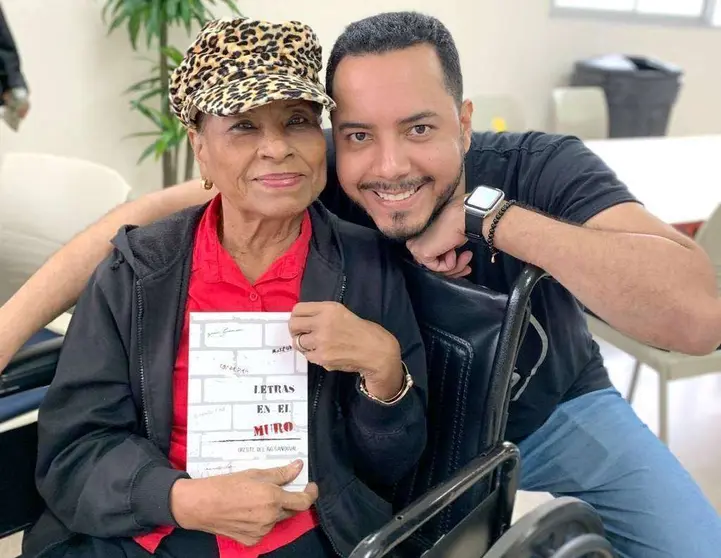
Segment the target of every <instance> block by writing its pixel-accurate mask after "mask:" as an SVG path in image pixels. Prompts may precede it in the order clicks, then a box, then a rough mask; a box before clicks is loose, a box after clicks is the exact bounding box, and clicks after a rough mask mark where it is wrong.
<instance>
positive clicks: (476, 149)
mask: <svg viewBox="0 0 721 558" xmlns="http://www.w3.org/2000/svg"><path fill="white" fill-rule="evenodd" d="M584 149H586V148H585V146H584V144H583V142H582V141H581V140H579V139H578V138H576V137H574V136H566V135H559V134H550V133H545V132H522V133H521V132H500V133H499V132H474V133H473V137H472V140H471V147H470V149H469V150H468V153H467V154H466V171H467V173H468V177H469V180H467V186H468V188H473V187H474V186H476V185H478V184H481V183H486V184H489V185H494V186H496V187H498V188H501V187H509V186H512V185H513V184H514V183H517V182H518V181H525V182H529V181H530V182H533V181H535V179H537V177H538V176H539V175H540V173H541V172H542V171H543V170H544V168H545V167H546V165H547V163H548V162H549V161H550V160H552V159H553V160H556V161H558V160H561V159H562V160H566V159H568V160H571V159H572V158H574V157H575V156H576V155H578V154H579V152H580V151H581V150H584Z"/></svg>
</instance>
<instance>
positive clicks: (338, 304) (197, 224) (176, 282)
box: [24, 19, 426, 558]
mask: <svg viewBox="0 0 721 558" xmlns="http://www.w3.org/2000/svg"><path fill="white" fill-rule="evenodd" d="M320 66H321V49H320V46H319V44H318V41H317V38H316V36H315V35H314V33H313V32H312V30H311V29H309V28H308V27H306V26H305V25H302V24H300V23H295V22H291V23H282V24H273V23H267V22H259V21H249V20H241V19H236V20H228V21H225V20H224V21H215V22H211V23H210V24H208V25H206V26H205V27H204V28H203V30H202V31H201V32H200V34H199V36H198V37H197V39H196V40H195V42H194V43H193V45H192V46H191V47H190V49H189V50H188V52H187V54H186V57H185V60H184V61H183V63H182V64H181V65H180V67H179V68H178V69H177V70H176V72H175V74H174V75H173V79H172V84H171V88H170V92H171V93H170V97H171V105H172V107H173V110H174V111H175V113H176V114H177V115H178V117H179V118H180V120H181V121H182V122H183V123H184V124H185V125H186V127H187V128H188V133H189V137H190V140H191V142H192V145H193V149H194V151H195V155H196V158H197V160H198V162H199V165H200V169H201V172H202V176H203V177H204V179H203V182H202V184H203V187H205V188H208V189H210V188H213V187H216V188H217V190H218V192H219V194H218V195H217V196H216V197H215V198H214V199H213V201H212V202H211V203H210V204H208V205H207V206H205V207H200V208H194V209H191V210H187V211H184V212H182V213H179V214H176V215H175V216H173V217H171V218H170V219H167V220H164V221H161V222H157V223H155V224H152V225H150V226H148V227H145V228H135V227H126V228H124V229H123V230H121V231H120V232H119V234H118V235H117V237H116V239H115V241H114V246H115V249H114V254H113V255H112V257H111V258H109V259H108V260H107V261H106V262H104V263H103V264H102V265H101V266H99V268H98V269H97V270H96V272H95V274H94V275H93V277H92V279H91V281H90V283H89V284H88V286H87V288H86V290H85V292H84V294H83V296H82V297H81V299H80V301H79V303H78V305H77V308H76V312H75V315H74V318H73V321H72V324H71V326H70V329H69V331H68V335H67V338H66V341H65V346H64V349H63V353H62V355H61V359H60V362H59V365H58V370H57V375H56V377H55V380H54V381H53V383H52V385H51V387H50V389H49V392H48V394H47V397H46V399H45V401H44V403H43V405H42V408H41V410H40V418H39V436H40V446H39V455H38V468H37V482H38V487H39V490H40V493H41V495H42V496H43V498H44V500H45V501H46V503H47V510H46V512H45V513H44V514H43V516H42V517H41V519H40V520H39V522H38V523H37V524H36V525H35V526H34V528H33V529H32V531H31V532H30V533H29V535H27V536H26V539H25V541H24V551H25V555H26V556H70V557H75V556H99V557H100V556H102V557H109V558H112V557H115V556H118V557H120V556H132V557H135V556H150V555H156V556H168V557H170V556H172V557H182V556H188V557H196V556H203V557H207V556H220V557H223V558H226V557H256V556H269V557H273V558H282V557H286V556H301V555H302V556H305V557H310V556H313V557H316V556H338V555H340V556H347V555H348V554H349V553H350V552H351V550H352V549H353V547H354V546H355V545H356V544H357V543H358V542H359V541H360V540H361V539H362V538H363V537H365V536H366V535H368V534H369V533H371V532H372V531H374V530H375V529H377V528H379V527H381V526H382V525H383V524H384V523H385V522H386V521H387V520H388V519H389V518H390V516H391V515H390V514H391V508H390V505H389V504H388V503H387V502H386V501H385V500H384V499H383V498H381V497H380V496H379V495H378V494H377V492H378V491H381V492H382V491H383V489H384V487H387V486H389V485H392V484H393V483H394V482H395V481H396V480H398V479H399V478H400V477H402V476H403V475H404V474H406V473H407V472H408V471H409V470H410V469H411V468H412V467H413V466H414V464H415V463H416V461H417V460H418V459H419V457H420V455H421V453H422V451H423V448H424V445H425V438H426V430H425V392H424V386H425V383H426V379H425V357H424V351H423V346H422V342H421V338H420V334H419V330H418V327H417V324H416V322H415V319H414V316H413V312H412V309H411V305H410V302H409V299H408V297H407V295H406V291H405V288H404V284H403V279H402V276H401V274H400V273H399V270H398V269H397V268H396V267H395V266H394V264H393V263H392V260H391V259H390V258H389V254H387V253H386V249H385V248H384V246H383V244H382V242H381V241H380V240H379V238H378V237H377V236H375V234H374V233H371V232H370V231H366V230H362V229H359V228H356V227H355V226H353V225H350V224H347V223H344V222H340V221H339V220H338V219H336V218H335V217H334V216H333V215H330V214H329V213H328V212H327V211H326V210H325V209H324V208H323V207H322V206H321V205H320V204H319V203H318V202H316V201H315V200H316V198H317V196H318V194H319V193H320V191H321V190H322V189H323V187H324V185H325V181H326V161H325V152H326V147H325V143H324V137H323V133H322V131H321V128H320V118H319V117H320V112H321V110H322V107H326V108H329V109H332V108H333V107H334V104H333V101H332V100H331V99H330V98H329V97H327V96H326V95H325V93H324V92H323V89H322V86H321V85H320V84H319V81H318V73H319V70H320ZM199 187H200V186H199ZM191 312H291V319H290V323H289V329H290V335H292V336H293V339H294V340H295V341H294V342H295V345H296V348H297V349H298V350H300V351H302V352H303V353H304V354H305V356H306V358H307V360H308V362H309V370H308V374H309V377H308V385H309V393H308V400H309V401H310V405H311V408H310V409H309V411H308V412H309V417H310V418H309V420H310V424H309V462H310V467H309V472H310V480H311V481H312V482H311V483H310V484H308V485H307V487H306V488H305V490H304V491H291V490H288V489H286V488H284V485H286V484H288V483H290V482H292V481H293V479H295V478H296V477H297V476H298V474H299V473H300V471H301V468H300V466H299V465H298V464H297V463H291V464H288V465H287V466H285V467H281V468H276V469H270V470H245V471H236V472H233V473H230V474H223V475H217V476H210V477H204V478H192V479H191V478H190V477H189V475H188V474H187V473H186V472H185V470H186V467H187V449H188V444H187V425H188V412H187V409H188V362H189V343H190V341H189V335H190V313H191Z"/></svg>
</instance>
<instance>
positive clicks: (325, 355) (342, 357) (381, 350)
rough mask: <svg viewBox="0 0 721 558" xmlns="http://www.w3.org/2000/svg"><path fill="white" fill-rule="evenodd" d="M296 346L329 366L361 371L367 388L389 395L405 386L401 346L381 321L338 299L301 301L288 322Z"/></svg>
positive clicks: (320, 364)
mask: <svg viewBox="0 0 721 558" xmlns="http://www.w3.org/2000/svg"><path fill="white" fill-rule="evenodd" d="M288 326H289V329H290V334H291V335H292V336H293V338H294V342H295V345H296V348H297V349H298V350H299V351H301V352H302V353H303V354H304V355H305V357H306V358H307V359H308V361H310V362H312V363H314V364H317V365H319V366H322V367H323V368H325V369H326V370H336V371H339V372H351V373H359V374H362V375H363V377H364V378H365V382H366V389H368V391H369V392H370V393H371V394H372V395H374V396H375V397H378V398H379V399H390V398H392V397H393V396H394V395H396V394H397V393H398V392H399V391H400V390H401V387H402V386H403V376H404V374H403V365H402V363H401V349H400V345H399V344H398V341H397V340H396V338H395V337H394V336H393V335H392V334H391V333H389V332H388V331H386V330H385V329H383V328H382V327H381V326H380V325H378V324H376V323H374V322H371V321H368V320H364V319H362V318H359V317H358V316H356V315H355V314H353V312H351V311H350V310H348V309H347V308H346V307H345V306H343V305H342V304H339V303H337V302H301V303H298V304H296V305H295V307H294V308H293V312H292V313H291V318H290V322H289V324H288Z"/></svg>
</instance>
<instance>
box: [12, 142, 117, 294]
mask: <svg viewBox="0 0 721 558" xmlns="http://www.w3.org/2000/svg"><path fill="white" fill-rule="evenodd" d="M129 192H130V186H129V185H128V184H127V183H126V182H125V180H124V179H123V178H122V176H120V174H119V173H118V172H116V171H114V170H113V169H110V168H107V167H104V166H102V165H99V164H96V163H92V162H89V161H84V160H81V159H73V158H67V157H59V156H55V155H47V154H41V153H7V154H6V155H5V156H4V158H3V160H2V161H0V304H3V303H4V302H5V301H6V300H7V299H8V298H9V297H10V296H11V295H12V294H13V293H14V292H15V291H16V290H17V289H18V288H19V287H20V286H21V285H22V284H23V283H24V282H25V281H26V280H27V279H28V278H29V277H30V275H32V274H33V273H34V272H35V271H36V270H37V269H38V268H39V267H40V266H41V265H42V264H43V263H44V262H45V260H47V259H48V258H49V257H50V256H51V255H52V254H53V253H54V252H56V251H57V250H58V249H59V248H60V247H61V246H62V245H64V244H65V243H67V242H68V241H69V240H70V239H71V238H73V237H74V236H75V235H76V234H78V233H79V232H81V231H82V230H83V229H85V228H86V227H88V226H89V225H90V224H92V223H93V222H95V221H96V220H98V219H99V218H100V217H102V216H103V215H104V214H105V213H107V212H108V211H110V210H111V209H113V208H114V207H116V206H117V205H119V204H121V203H123V202H124V201H125V200H126V199H127V197H128V193H129Z"/></svg>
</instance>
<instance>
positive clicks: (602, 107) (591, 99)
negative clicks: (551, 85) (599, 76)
mask: <svg viewBox="0 0 721 558" xmlns="http://www.w3.org/2000/svg"><path fill="white" fill-rule="evenodd" d="M552 97H553V130H554V132H556V133H557V134H564V135H570V136H576V137H579V138H581V139H588V140H592V139H604V138H607V137H608V126H609V124H608V103H607V101H606V94H605V93H604V91H603V89H601V88H600V87H557V88H556V89H554V90H553V95H552Z"/></svg>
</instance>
